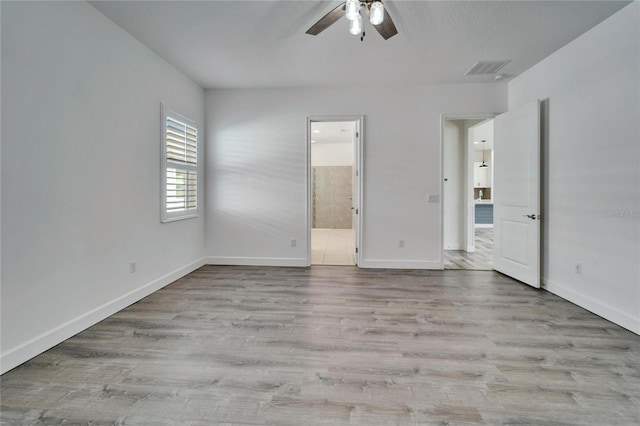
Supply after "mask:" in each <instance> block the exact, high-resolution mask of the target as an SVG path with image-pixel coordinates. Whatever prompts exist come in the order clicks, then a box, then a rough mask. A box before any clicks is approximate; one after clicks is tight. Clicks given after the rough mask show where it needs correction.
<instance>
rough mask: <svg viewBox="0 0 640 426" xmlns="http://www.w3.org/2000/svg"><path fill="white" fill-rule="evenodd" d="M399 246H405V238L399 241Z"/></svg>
mask: <svg viewBox="0 0 640 426" xmlns="http://www.w3.org/2000/svg"><path fill="white" fill-rule="evenodd" d="M398 247H404V239H402V240H400V241H398Z"/></svg>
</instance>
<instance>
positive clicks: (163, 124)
mask: <svg viewBox="0 0 640 426" xmlns="http://www.w3.org/2000/svg"><path fill="white" fill-rule="evenodd" d="M168 119H171V120H172V121H175V122H178V123H180V124H183V125H185V126H186V127H191V128H192V129H194V130H195V133H196V155H195V160H196V163H195V165H191V164H187V163H186V162H185V163H184V164H182V163H179V162H174V161H171V160H169V159H168V158H167V120H168ZM185 132H186V129H185ZM199 153H200V131H199V129H198V125H197V123H196V122H195V121H194V120H191V119H190V118H188V117H185V116H184V115H182V114H179V113H177V112H175V111H173V110H171V109H169V108H167V107H166V106H165V105H164V104H160V222H161V223H169V222H175V221H179V220H186V219H192V218H195V217H198V216H199V215H200V210H199V209H200V159H199ZM168 169H177V170H179V171H183V172H185V173H188V172H195V176H196V179H195V183H196V196H195V205H196V207H195V208H185V209H183V210H179V211H168V210H167V198H168V192H169V191H168V187H167V185H168V182H167V181H168V179H167V172H168ZM187 200H188V196H187Z"/></svg>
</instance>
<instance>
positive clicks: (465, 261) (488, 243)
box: [444, 228, 493, 271]
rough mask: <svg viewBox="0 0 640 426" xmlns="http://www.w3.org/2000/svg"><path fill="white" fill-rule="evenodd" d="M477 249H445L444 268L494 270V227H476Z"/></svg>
mask: <svg viewBox="0 0 640 426" xmlns="http://www.w3.org/2000/svg"><path fill="white" fill-rule="evenodd" d="M475 247H476V251H474V252H470V253H468V252H466V251H464V250H445V251H444V269H469V270H476V271H491V270H493V228H475Z"/></svg>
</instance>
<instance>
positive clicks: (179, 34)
mask: <svg viewBox="0 0 640 426" xmlns="http://www.w3.org/2000/svg"><path fill="white" fill-rule="evenodd" d="M90 3H91V4H92V5H93V6H95V7H96V8H97V9H98V10H99V11H101V12H102V13H103V14H104V15H106V16H107V17H109V18H110V19H112V20H113V21H114V22H115V23H117V24H118V25H120V26H121V27H122V28H124V29H125V30H126V31H127V32H129V33H130V34H132V35H133V36H134V37H136V38H137V39H138V40H140V41H141V42H142V43H144V44H145V45H147V46H148V47H149V48H151V49H152V50H153V51H155V52H156V53H157V54H158V55H160V56H161V57H163V58H164V59H165V60H167V61H168V62H170V63H172V64H173V65H174V66H176V67H177V68H178V69H180V70H181V71H183V72H184V73H185V74H186V75H188V76H190V77H191V78H192V79H193V80H194V81H196V82H197V83H198V84H199V85H201V86H202V87H204V88H258V87H308V86H335V85H352V84H365V85H368V84H374V85H375V84H385V85H395V84H437V83H465V82H492V81H494V80H493V77H492V76H473V77H465V76H464V73H465V72H466V71H467V70H468V69H469V68H470V67H471V66H472V65H473V64H474V63H475V62H476V61H478V60H511V63H509V64H508V65H507V66H506V67H504V68H503V69H502V70H501V71H500V72H501V73H506V74H510V75H518V74H520V73H522V72H523V71H524V70H526V69H528V68H529V67H531V66H532V65H534V64H535V63H537V62H538V61H540V60H541V59H543V58H544V57H546V56H548V55H549V54H551V53H552V52H554V51H556V50H557V49H559V48H560V47H562V46H563V45H565V44H566V43H568V42H569V41H571V40H573V39H575V38H576V37H578V36H579V35H581V34H582V33H584V32H586V31H587V30H589V29H590V28H592V27H593V26H595V25H596V24H598V23H599V22H601V21H603V20H604V19H606V18H607V17H608V16H610V15H612V14H613V13H615V12H616V11H617V10H619V9H621V8H622V7H624V6H625V5H626V4H627V3H628V1H614V0H605V1H549V0H546V1H515V0H512V1H391V0H387V1H386V2H385V6H386V7H387V10H388V12H389V14H390V15H391V17H392V18H393V21H394V22H395V24H396V27H397V28H398V32H399V34H398V35H396V36H394V37H392V38H390V39H389V40H386V41H385V40H383V39H382V37H380V35H379V34H377V32H376V31H375V29H374V28H372V27H371V25H369V23H368V22H365V30H366V34H367V35H366V37H365V39H364V41H363V42H361V41H360V37H357V36H352V35H351V34H349V32H348V29H347V21H346V19H344V18H342V19H341V20H340V21H338V22H336V23H335V24H334V25H332V26H331V27H329V28H328V29H327V30H325V31H324V32H322V33H321V34H319V35H318V36H310V35H307V34H305V31H306V30H307V29H308V28H309V27H310V26H311V25H312V24H314V23H315V22H316V21H317V20H318V19H320V18H321V17H322V16H324V14H326V13H327V12H329V11H330V10H331V9H332V8H334V7H336V6H337V5H339V4H340V3H341V2H340V1H318V0H313V1H268V0H263V1H240V0H235V1H91V2H90Z"/></svg>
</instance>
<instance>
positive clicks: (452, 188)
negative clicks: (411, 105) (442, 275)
mask: <svg viewBox="0 0 640 426" xmlns="http://www.w3.org/2000/svg"><path fill="white" fill-rule="evenodd" d="M466 140H467V138H466V127H465V121H464V120H446V121H445V122H444V141H443V167H444V177H445V179H446V181H445V182H444V185H443V188H444V189H443V191H444V192H443V198H442V202H443V203H444V212H443V215H444V216H443V221H442V224H443V226H444V233H443V237H444V249H445V250H462V249H463V248H464V238H463V230H464V222H463V218H464V215H463V210H462V209H463V203H464V155H463V154H464V151H463V150H464V149H465V147H466Z"/></svg>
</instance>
